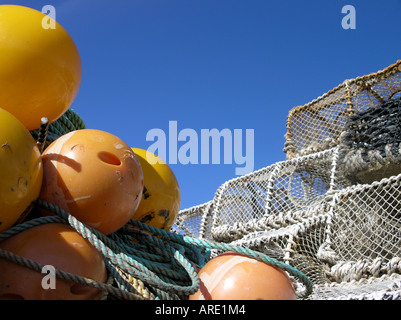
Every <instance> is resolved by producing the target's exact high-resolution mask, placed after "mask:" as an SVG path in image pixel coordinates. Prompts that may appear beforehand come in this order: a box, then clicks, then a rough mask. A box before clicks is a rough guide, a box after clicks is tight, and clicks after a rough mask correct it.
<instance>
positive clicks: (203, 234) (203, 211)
mask: <svg viewBox="0 0 401 320" xmlns="http://www.w3.org/2000/svg"><path fill="white" fill-rule="evenodd" d="M212 206H213V201H209V202H207V203H204V204H201V205H198V206H195V207H191V208H188V209H184V210H181V211H180V212H179V214H178V217H177V221H176V224H175V225H174V226H173V230H172V231H173V232H176V233H180V234H185V235H187V236H189V237H193V238H197V239H206V240H211V219H210V217H209V216H210V212H211V208H212Z"/></svg>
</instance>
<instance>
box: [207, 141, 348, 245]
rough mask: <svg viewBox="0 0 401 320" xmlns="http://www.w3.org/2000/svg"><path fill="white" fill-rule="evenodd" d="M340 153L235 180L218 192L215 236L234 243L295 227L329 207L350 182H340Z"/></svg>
mask: <svg viewBox="0 0 401 320" xmlns="http://www.w3.org/2000/svg"><path fill="white" fill-rule="evenodd" d="M337 159H338V150H337V149H336V148H334V149H330V150H326V151H324V152H320V153H317V154H313V155H308V156H305V157H302V158H298V159H293V160H287V161H283V162H278V163H276V164H273V165H271V166H269V167H266V168H264V169H262V170H259V171H255V172H253V173H251V174H249V175H246V176H243V177H239V178H236V179H233V180H230V181H228V182H226V183H225V184H223V185H222V186H221V187H220V188H219V189H218V190H217V192H216V195H215V199H214V207H213V211H212V219H213V223H212V227H211V235H212V238H213V239H214V240H216V241H221V242H232V241H236V240H239V239H241V238H242V237H244V236H249V235H250V234H253V233H257V232H259V231H270V230H278V229H281V228H285V227H289V226H292V225H294V224H296V223H299V222H300V221H302V220H304V219H307V218H309V217H310V216H312V215H314V214H315V211H316V208H320V207H322V206H324V205H325V201H324V200H325V196H326V194H327V193H328V192H329V191H330V192H331V191H334V190H337V189H338V188H342V187H343V186H344V185H347V181H345V180H341V179H338V177H336V164H337Z"/></svg>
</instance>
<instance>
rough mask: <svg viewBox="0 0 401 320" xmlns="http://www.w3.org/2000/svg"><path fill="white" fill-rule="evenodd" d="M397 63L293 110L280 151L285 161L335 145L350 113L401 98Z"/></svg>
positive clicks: (339, 87) (400, 66)
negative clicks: (283, 152) (281, 150)
mask: <svg viewBox="0 0 401 320" xmlns="http://www.w3.org/2000/svg"><path fill="white" fill-rule="evenodd" d="M400 88H401V60H400V61H398V62H397V63H395V64H393V65H391V66H389V67H387V68H386V69H384V70H382V71H379V72H377V73H372V74H369V75H366V76H363V77H358V78H355V79H352V80H346V81H345V82H344V83H342V84H341V85H339V86H338V87H336V88H334V89H333V90H331V91H329V92H328V93H326V94H324V95H322V96H321V97H319V98H317V99H315V100H313V101H312V102H310V103H308V104H306V105H303V106H298V107H295V108H293V109H292V110H291V111H290V113H289V115H288V119H287V133H286V143H285V147H284V151H285V152H286V153H287V157H288V158H293V157H296V156H302V155H306V154H311V153H314V152H318V151H322V150H325V149H328V148H332V147H334V146H336V145H338V144H339V142H340V137H341V134H342V133H343V131H344V128H345V125H346V123H347V121H348V119H349V116H350V115H352V114H353V112H354V111H361V110H365V109H367V108H371V107H375V106H378V105H380V104H382V103H384V102H385V101H387V100H389V99H391V98H396V97H400V96H401V93H400V92H401V89H400Z"/></svg>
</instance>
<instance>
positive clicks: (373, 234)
mask: <svg viewBox="0 0 401 320" xmlns="http://www.w3.org/2000/svg"><path fill="white" fill-rule="evenodd" d="M400 197H401V175H398V176H393V177H391V178H389V179H383V180H381V181H380V182H374V183H372V184H365V185H356V186H351V187H348V188H345V189H343V190H340V191H338V192H336V194H335V196H334V197H333V198H332V202H331V205H330V211H329V212H328V214H327V219H326V222H325V230H324V241H323V242H320V241H321V240H322V238H320V239H317V238H316V239H312V238H310V239H309V241H308V245H302V247H303V251H304V252H305V253H306V255H305V256H307V257H310V256H313V251H315V257H316V259H315V260H314V261H315V262H318V263H317V264H316V266H318V267H319V265H320V269H321V272H324V274H325V278H326V281H327V282H326V283H324V282H321V283H318V282H315V290H314V293H313V295H312V296H311V297H310V298H311V299H351V298H354V299H399V297H400V293H401V287H400V283H401V282H400V281H401V280H400V271H401V223H400V217H401V213H400V212H401V211H400V209H401V204H400V202H399V199H400ZM302 242H303V241H299V243H302ZM316 249H317V250H316ZM295 251H296V252H300V250H299V249H296V250H295ZM294 257H296V254H295V255H294Z"/></svg>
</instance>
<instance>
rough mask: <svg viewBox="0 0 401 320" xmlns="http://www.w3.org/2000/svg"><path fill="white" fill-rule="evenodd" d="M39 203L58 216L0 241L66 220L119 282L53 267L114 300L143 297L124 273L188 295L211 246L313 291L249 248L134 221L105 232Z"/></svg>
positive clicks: (162, 292)
mask: <svg viewBox="0 0 401 320" xmlns="http://www.w3.org/2000/svg"><path fill="white" fill-rule="evenodd" d="M37 206H38V207H41V208H45V209H46V210H48V211H50V212H52V213H54V214H56V216H48V217H39V218H34V219H32V220H28V221H26V222H23V223H20V224H18V225H16V226H14V227H13V228H11V229H8V230H6V231H4V232H3V233H2V234H0V241H2V240H5V239H6V238H8V237H10V236H13V235H15V234H17V233H19V232H21V231H23V230H26V229H28V228H32V227H34V226H37V225H39V224H43V223H65V224H69V225H70V226H71V227H73V228H74V229H75V230H76V231H77V232H78V233H79V234H80V235H81V236H82V237H84V238H85V239H87V240H88V241H89V242H90V243H91V244H92V245H93V246H94V247H95V248H96V249H97V250H98V251H99V252H100V253H101V254H102V255H103V257H104V260H105V263H106V267H107V269H108V271H109V274H110V275H112V276H113V278H114V280H115V281H116V282H117V283H116V285H117V286H115V285H112V284H108V283H100V282H97V281H94V280H91V279H87V278H85V277H80V276H77V275H73V274H70V273H68V272H65V271H62V270H56V276H57V277H59V278H62V279H65V280H69V281H75V282H77V283H80V284H83V285H87V286H90V287H95V288H98V289H100V290H103V291H105V292H107V293H109V294H110V295H112V296H113V297H114V298H119V299H130V300H138V299H143V296H141V295H140V294H139V293H138V292H137V290H136V289H135V288H134V287H133V286H130V285H129V284H127V283H120V282H118V281H119V280H121V277H119V276H118V274H121V272H123V273H126V274H128V275H130V276H132V277H133V278H135V279H138V280H140V281H142V282H143V283H144V284H145V285H146V286H147V287H148V288H149V290H150V291H151V292H152V293H153V294H154V299H163V300H177V299H187V298H188V296H189V295H191V294H194V293H195V292H197V291H198V289H199V278H198V276H197V272H198V270H199V268H202V267H203V266H204V265H205V264H206V263H207V261H208V259H209V257H210V256H209V254H210V250H212V249H217V250H224V251H232V252H236V253H239V254H243V255H246V256H249V257H251V258H254V259H257V260H259V261H263V262H266V263H268V264H270V265H272V266H275V267H278V268H280V269H282V270H285V271H287V272H288V273H289V274H290V275H292V276H295V277H297V278H298V279H299V280H300V281H301V282H302V283H303V284H304V285H305V287H306V290H305V291H304V292H303V293H302V294H301V296H302V297H306V296H308V295H309V294H310V293H311V292H312V282H311V281H310V279H309V278H308V277H307V276H305V275H304V274H303V273H302V272H300V271H299V270H297V269H296V268H294V267H292V266H290V265H288V264H285V263H283V262H281V261H278V260H276V259H273V258H270V257H268V256H267V255H264V254H262V253H259V252H256V251H253V250H251V249H248V248H243V247H237V246H231V245H229V244H225V243H215V242H212V241H207V240H200V239H196V238H192V237H188V236H185V235H180V234H177V233H173V232H170V231H165V230H162V229H159V228H155V227H152V226H149V225H147V224H144V223H142V222H140V221H134V220H131V221H130V222H129V223H128V224H127V225H126V226H124V227H123V228H121V229H120V230H119V231H117V232H116V233H114V234H112V235H110V236H105V235H103V234H102V233H100V232H98V231H97V230H95V229H93V228H91V227H89V226H87V225H85V224H83V223H81V222H80V221H78V220H77V219H75V218H74V217H73V216H72V215H71V214H69V213H68V212H66V211H64V210H62V209H60V208H59V207H57V206H54V205H53V204H50V203H47V202H43V201H40V200H38V201H37ZM143 231H146V232H149V233H151V234H149V233H144V232H143ZM133 238H134V239H135V240H138V242H139V243H136V242H135V241H134V240H133ZM0 256H1V257H2V258H6V259H9V260H11V261H13V262H15V263H18V264H20V265H23V266H26V267H29V268H32V269H34V270H36V271H40V270H42V268H43V266H42V265H41V264H39V263H37V262H35V261H32V260H29V259H26V258H23V257H19V256H17V255H15V254H13V253H11V252H7V251H5V250H0Z"/></svg>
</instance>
